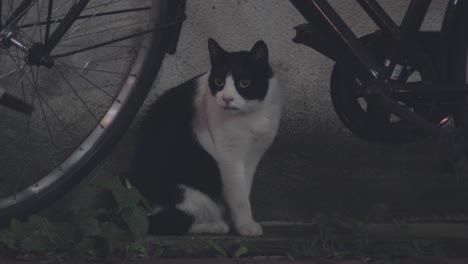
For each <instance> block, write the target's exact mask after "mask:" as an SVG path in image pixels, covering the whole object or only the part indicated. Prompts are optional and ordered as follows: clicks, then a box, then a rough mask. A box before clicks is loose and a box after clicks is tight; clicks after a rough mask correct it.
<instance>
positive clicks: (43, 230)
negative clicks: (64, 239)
mask: <svg viewBox="0 0 468 264" xmlns="http://www.w3.org/2000/svg"><path fill="white" fill-rule="evenodd" d="M28 225H29V226H30V227H31V228H33V230H38V231H39V234H40V236H43V237H44V238H47V239H48V241H50V242H54V241H56V240H57V239H58V237H59V236H58V234H57V233H56V232H55V230H54V229H53V227H52V226H51V225H50V223H49V220H47V218H45V217H42V216H39V215H31V216H30V217H29V218H28Z"/></svg>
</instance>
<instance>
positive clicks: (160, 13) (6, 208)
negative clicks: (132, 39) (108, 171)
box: [0, 0, 176, 224]
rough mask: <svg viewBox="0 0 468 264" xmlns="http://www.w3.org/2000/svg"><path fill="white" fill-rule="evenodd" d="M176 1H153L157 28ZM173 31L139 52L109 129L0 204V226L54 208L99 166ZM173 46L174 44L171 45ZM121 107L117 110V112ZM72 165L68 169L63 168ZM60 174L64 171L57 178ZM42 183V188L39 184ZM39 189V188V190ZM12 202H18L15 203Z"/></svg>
mask: <svg viewBox="0 0 468 264" xmlns="http://www.w3.org/2000/svg"><path fill="white" fill-rule="evenodd" d="M175 2H176V1H173V0H152V6H151V13H152V15H153V16H154V20H152V22H151V23H152V24H153V25H154V26H155V27H156V26H158V25H164V24H165V23H170V22H172V21H173V20H175V16H176V10H175V8H174V3H175ZM173 35H174V28H173V27H168V28H164V29H161V30H154V31H152V32H151V33H150V34H147V36H146V37H145V40H144V41H145V42H144V43H145V44H144V45H142V46H141V47H140V48H139V50H138V55H137V56H136V59H135V63H134V64H133V66H132V69H131V71H130V73H131V74H129V76H128V77H127V80H126V81H125V82H124V86H123V87H122V88H121V90H120V91H119V93H118V96H116V98H115V101H114V102H113V103H112V105H111V107H110V108H109V109H108V110H107V112H106V114H105V116H104V117H103V119H104V118H107V120H109V121H108V125H107V126H106V128H105V129H104V128H102V127H101V126H100V125H101V123H99V124H98V126H96V128H95V129H94V130H93V131H92V132H91V133H90V134H89V135H88V136H87V137H86V138H85V139H84V141H83V142H82V143H81V144H80V145H79V150H78V149H77V150H75V151H74V152H73V153H72V154H71V155H70V156H69V157H68V158H67V159H66V160H65V161H64V162H63V163H61V164H60V166H59V167H57V168H55V169H54V170H53V171H51V172H50V173H48V174H47V175H46V176H44V177H43V178H41V179H40V180H39V181H38V182H36V183H35V184H34V185H31V186H29V187H27V188H26V189H22V190H20V191H19V192H17V193H15V194H14V197H13V195H12V196H9V197H6V198H3V199H1V200H0V223H1V224H5V223H7V222H9V221H10V219H11V218H12V217H15V218H21V217H24V216H27V215H30V214H32V213H34V212H37V211H38V210H40V209H42V208H44V207H46V206H47V205H49V204H51V203H52V202H53V201H54V200H56V199H57V198H59V197H60V196H62V195H63V194H64V193H65V192H67V191H68V190H69V189H71V188H72V187H73V186H74V185H75V184H77V183H78V182H79V181H80V180H82V179H83V178H85V176H86V175H87V174H88V173H89V172H90V171H91V170H92V169H93V168H94V167H95V166H96V165H97V164H98V162H99V161H100V160H101V159H102V158H103V157H104V156H105V155H106V154H107V153H108V152H109V151H110V149H111V148H112V146H113V145H114V144H115V143H116V142H117V141H118V139H119V138H120V137H121V136H122V135H123V133H124V132H125V131H126V129H127V128H128V126H129V125H130V123H131V121H132V119H133V117H134V116H135V114H136V113H137V111H138V109H139V108H140V106H141V105H142V103H143V101H144V100H145V98H146V96H147V94H148V92H149V90H150V88H151V86H152V83H153V81H154V79H155V78H156V75H157V73H158V71H159V68H160V66H161V64H162V61H163V59H164V56H165V54H166V51H167V49H168V47H169V45H171V43H170V41H171V40H172V41H173V39H172V38H171V36H173ZM172 44H173V43H172ZM116 105H118V108H115V107H116ZM67 162H69V163H70V165H69V166H67V167H65V166H63V164H65V163H67ZM57 171H62V172H61V173H59V174H57V173H56V172H57ZM38 183H40V184H38ZM37 186H39V187H37ZM13 198H14V199H15V200H14V201H13Z"/></svg>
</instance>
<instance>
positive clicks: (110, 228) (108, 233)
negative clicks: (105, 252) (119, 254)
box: [99, 222, 127, 254]
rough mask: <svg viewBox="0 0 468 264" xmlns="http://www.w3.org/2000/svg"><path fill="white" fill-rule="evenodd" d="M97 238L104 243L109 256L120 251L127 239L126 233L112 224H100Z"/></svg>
mask: <svg viewBox="0 0 468 264" xmlns="http://www.w3.org/2000/svg"><path fill="white" fill-rule="evenodd" d="M99 236H100V237H101V238H102V239H103V240H104V241H105V242H106V244H107V247H108V249H109V253H110V254H113V253H114V252H115V251H116V250H118V249H122V248H123V246H124V245H125V243H126V239H127V235H126V232H125V231H123V230H122V229H120V228H119V227H118V226H117V225H116V224H114V223H112V222H105V223H103V224H102V228H101V232H100V234H99Z"/></svg>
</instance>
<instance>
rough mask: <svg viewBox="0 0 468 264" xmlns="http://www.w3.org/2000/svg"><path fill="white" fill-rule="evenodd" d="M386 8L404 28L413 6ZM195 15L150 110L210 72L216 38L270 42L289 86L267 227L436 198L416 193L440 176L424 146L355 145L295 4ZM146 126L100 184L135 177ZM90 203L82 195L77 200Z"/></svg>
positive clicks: (361, 21)
mask: <svg viewBox="0 0 468 264" xmlns="http://www.w3.org/2000/svg"><path fill="white" fill-rule="evenodd" d="M330 2H331V3H332V4H333V6H335V7H336V8H337V10H338V12H339V13H340V14H341V15H342V16H343V18H344V19H345V21H346V22H348V23H349V24H350V25H351V27H352V28H353V30H354V31H355V32H356V33H357V34H358V35H359V36H361V35H363V34H366V33H370V32H373V31H374V30H375V29H376V26H375V25H374V24H373V23H372V21H371V20H370V19H369V18H368V17H367V16H366V14H365V13H364V12H363V11H362V10H361V9H360V7H359V6H358V5H357V4H356V2H355V1H352V0H342V1H338V0H333V1H330ZM379 2H381V3H382V5H383V6H384V8H385V9H386V10H388V12H389V13H390V15H391V16H392V17H394V19H395V20H396V21H397V22H399V21H400V20H401V18H402V15H403V14H402V13H401V12H402V10H405V8H406V6H407V4H408V2H409V1H407V0H385V1H379ZM433 2H434V4H433V5H432V7H431V11H430V13H429V15H428V19H427V21H426V23H425V25H424V28H425V29H438V28H439V27H440V21H441V17H442V14H443V11H444V10H443V9H444V7H445V3H446V1H445V0H437V1H433ZM187 14H188V20H187V21H186V22H185V24H184V28H183V32H182V36H181V39H180V42H179V47H178V52H177V54H176V55H174V56H168V57H167V58H166V60H165V61H164V64H163V67H162V69H161V71H160V73H159V75H158V79H157V81H156V82H155V87H154V89H153V90H152V91H151V92H150V96H149V98H148V100H147V103H146V105H148V103H150V102H151V101H153V100H154V99H155V98H156V97H157V95H159V94H161V93H162V92H163V91H164V90H166V89H168V88H170V87H173V86H175V85H177V84H179V83H181V82H182V81H184V80H187V79H189V78H191V77H193V76H195V75H196V74H200V73H202V72H205V71H207V70H208V69H209V60H208V51H207V39H208V38H209V37H212V38H214V39H216V40H217V41H218V42H219V43H220V44H221V45H222V46H223V47H224V48H226V49H227V50H230V51H235V50H243V49H250V48H251V46H252V45H253V44H254V43H255V41H257V40H259V39H263V40H265V41H266V43H267V44H268V46H269V49H270V58H271V64H272V66H273V68H274V69H275V71H276V73H277V75H278V76H279V78H280V79H281V80H282V83H283V86H284V91H285V93H284V94H285V98H284V117H283V122H282V125H281V130H280V133H279V135H278V138H277V140H276V141H275V144H274V146H273V147H272V149H271V150H270V151H269V152H268V154H267V155H266V156H265V158H264V160H263V162H262V163H261V165H260V167H259V170H258V174H257V178H256V181H255V186H254V191H253V194H252V199H253V203H254V208H255V215H256V216H257V218H259V219H261V220H265V219H269V220H271V219H276V220H297V219H308V218H309V217H312V216H313V215H314V214H315V213H316V212H317V210H326V209H332V208H338V209H340V208H341V209H343V208H346V207H349V206H353V205H358V207H359V206H360V205H362V204H368V205H369V206H370V208H374V207H376V208H380V207H379V206H381V205H382V204H385V206H387V202H388V201H397V202H396V205H395V206H398V205H399V204H408V202H405V201H407V200H414V199H415V197H416V198H417V197H418V195H417V194H415V195H413V196H414V197H413V196H411V195H412V194H413V193H415V192H416V193H418V192H426V191H427V190H425V189H417V190H416V191H415V192H414V191H413V190H414V188H415V186H420V182H419V181H420V180H421V177H419V175H423V174H424V175H429V174H431V173H432V172H433V171H435V170H436V169H435V168H436V167H437V165H436V163H434V162H433V161H434V158H435V152H434V150H433V148H432V147H431V146H430V145H427V144H423V145H424V150H420V149H419V147H418V146H414V145H409V146H396V147H393V146H384V147H378V146H373V145H370V144H367V143H366V142H364V141H362V140H360V139H358V138H356V137H355V136H353V135H351V134H350V133H349V132H348V131H347V129H346V128H345V127H344V126H343V125H342V124H341V123H340V121H339V120H338V118H337V116H336V114H335V112H334V110H333V107H332V104H331V101H330V97H329V78H330V73H331V70H332V67H333V63H332V62H331V61H330V60H329V59H327V58H326V57H324V56H323V55H321V54H319V53H317V52H316V51H314V50H312V49H310V48H307V47H305V46H301V45H297V44H295V43H293V42H292V41H291V39H292V38H293V36H294V34H295V32H294V30H293V27H294V26H296V25H298V24H301V23H304V19H303V18H302V17H301V16H300V15H299V14H298V12H297V11H296V10H295V9H294V8H293V6H292V5H291V4H290V3H289V1H285V0H276V1H273V0H255V1H254V0H229V1H226V0H223V1H221V0H189V1H188V10H187ZM140 118H141V113H140V115H139V116H138V117H137V118H136V120H135V122H134V126H133V127H132V128H131V129H130V131H129V132H128V133H127V135H126V136H125V137H124V139H123V140H122V141H121V142H120V143H119V145H118V147H117V148H116V150H115V151H114V153H113V154H112V155H111V156H110V157H109V158H108V159H107V160H106V161H105V162H104V163H103V164H102V165H101V166H100V168H99V169H97V170H95V171H94V173H93V176H94V178H100V177H108V176H114V175H116V174H119V173H122V172H123V171H125V170H126V169H127V164H128V160H129V159H130V158H131V151H132V146H133V140H134V135H135V131H136V128H137V127H138V122H139V120H140ZM412 177H413V178H412ZM401 179H404V180H403V181H401ZM418 179H419V181H418ZM399 180H400V181H399ZM382 181H384V182H382ZM353 184H354V185H353ZM353 186H354V187H353ZM428 188H429V189H430V188H431V187H430V186H429V187H428ZM85 189H86V188H85ZM80 190H81V189H80ZM405 195H406V196H405ZM90 197H92V196H90V195H87V192H86V191H79V192H78V194H77V195H76V196H75V197H74V199H81V200H82V201H86V199H87V198H89V199H91V198H90ZM398 197H400V198H398ZM402 197H403V198H402ZM399 199H400V200H399ZM409 204H411V203H409ZM414 206H416V207H417V206H418V204H417V203H416V204H415V205H414ZM410 209H411V208H410ZM366 210H367V209H366ZM371 210H373V209H371Z"/></svg>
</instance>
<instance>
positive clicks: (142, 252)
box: [127, 241, 148, 259]
mask: <svg viewBox="0 0 468 264" xmlns="http://www.w3.org/2000/svg"><path fill="white" fill-rule="evenodd" d="M127 255H128V257H129V258H130V259H140V258H144V257H146V256H147V255H148V254H147V253H146V248H145V243H144V242H142V241H139V242H134V243H131V244H130V245H129V246H128V249H127Z"/></svg>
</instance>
